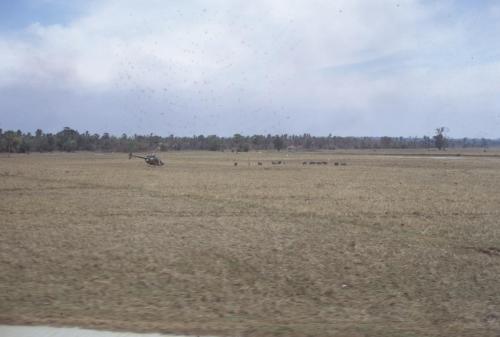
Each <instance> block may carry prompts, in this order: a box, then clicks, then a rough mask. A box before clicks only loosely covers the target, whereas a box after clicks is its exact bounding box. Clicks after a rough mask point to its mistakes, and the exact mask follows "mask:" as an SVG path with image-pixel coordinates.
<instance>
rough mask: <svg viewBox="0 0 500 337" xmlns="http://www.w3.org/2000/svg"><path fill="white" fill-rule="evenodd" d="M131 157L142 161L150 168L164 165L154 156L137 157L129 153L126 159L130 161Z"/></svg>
mask: <svg viewBox="0 0 500 337" xmlns="http://www.w3.org/2000/svg"><path fill="white" fill-rule="evenodd" d="M133 157H135V158H141V159H144V161H145V162H146V164H148V165H151V166H163V165H164V163H163V162H162V161H161V159H160V158H158V157H157V156H156V155H154V154H147V155H145V156H138V155H136V154H133V153H132V152H130V153H129V155H128V159H132V158H133Z"/></svg>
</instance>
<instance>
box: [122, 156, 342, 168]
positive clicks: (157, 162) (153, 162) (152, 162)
mask: <svg viewBox="0 0 500 337" xmlns="http://www.w3.org/2000/svg"><path fill="white" fill-rule="evenodd" d="M132 158H140V159H144V161H145V162H146V164H148V165H149V166H163V165H164V163H163V161H161V159H160V158H158V157H157V156H156V155H154V154H148V155H145V156H139V155H135V154H133V153H129V155H128V159H132ZM249 165H250V163H249ZM257 165H258V166H263V165H264V163H263V162H261V161H259V162H257ZM271 165H285V162H284V161H283V160H272V161H271ZM302 165H328V162H327V161H304V162H302ZM334 165H335V166H346V165H347V164H346V163H344V162H335V163H334ZM234 166H238V162H234Z"/></svg>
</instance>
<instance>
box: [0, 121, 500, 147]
mask: <svg viewBox="0 0 500 337" xmlns="http://www.w3.org/2000/svg"><path fill="white" fill-rule="evenodd" d="M444 130H445V128H437V129H436V130H435V131H436V133H435V135H434V136H432V137H429V136H423V137H340V136H332V135H328V136H312V135H310V134H303V135H288V134H282V135H270V134H268V135H253V136H244V135H241V134H235V135H233V136H232V137H219V136H216V135H209V136H204V135H198V136H197V135H195V136H192V137H177V136H174V135H170V136H166V137H161V136H158V135H154V134H149V135H132V136H128V135H126V134H122V135H121V136H115V135H111V134H109V133H103V134H97V133H93V134H91V133H89V132H88V131H86V132H83V133H80V132H78V131H77V130H74V129H72V128H70V127H65V128H64V129H63V130H61V131H59V132H57V133H45V132H43V131H42V130H41V129H38V130H36V132H35V133H34V134H32V133H30V132H26V133H25V132H22V131H21V130H17V131H13V130H8V131H3V130H2V129H0V152H8V153H30V152H52V151H66V152H74V151H100V152H151V151H181V150H206V151H228V150H229V151H238V152H247V151H251V150H272V149H274V150H278V151H281V150H335V149H428V148H433V147H436V148H438V149H440V150H442V149H446V148H448V147H449V148H466V147H480V148H487V147H498V146H500V139H485V138H480V139H479V138H462V139H456V138H447V137H446V136H445V134H444Z"/></svg>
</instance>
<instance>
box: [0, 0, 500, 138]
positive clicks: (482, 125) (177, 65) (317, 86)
mask: <svg viewBox="0 0 500 337" xmlns="http://www.w3.org/2000/svg"><path fill="white" fill-rule="evenodd" d="M499 38H500V3H498V1H487V0H484V1H465V0H443V1H430V0H422V1H418V0H399V1H398V0H380V1H371V0H336V1H319V0H316V1H314V0H313V1H305V0H304V1H285V0H274V1H273V0H271V1H267V0H257V1H254V2H248V1H223V0H212V1H209V0H194V1H183V2H180V1H179V2H166V1H161V0H144V1H139V0H102V1H63V0H24V1H7V0H0V128H3V129H11V128H12V129H22V130H25V131H33V130H35V129H36V128H38V127H41V128H43V129H44V130H47V131H57V130H59V129H61V128H62V127H64V126H71V127H74V128H77V129H79V130H80V131H84V130H89V131H91V132H105V131H107V132H111V133H115V134H121V133H122V132H126V133H129V134H133V133H150V132H154V133H158V134H162V135H167V134H171V133H173V134H178V135H192V134H214V133H215V134H221V135H231V134H233V133H237V132H239V133H244V134H254V133H273V134H274V133H312V134H317V135H326V134H329V133H332V134H338V135H367V136H382V135H390V136H400V135H402V136H422V135H425V134H427V135H429V134H432V130H433V129H434V128H435V127H437V126H440V125H445V126H448V127H449V129H450V135H451V136H455V137H464V136H468V137H491V138H498V137H500V44H499V43H498V41H499V40H500V39H499Z"/></svg>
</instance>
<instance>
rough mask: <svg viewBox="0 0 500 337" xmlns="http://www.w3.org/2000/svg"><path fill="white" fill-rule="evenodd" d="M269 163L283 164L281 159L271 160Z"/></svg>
mask: <svg viewBox="0 0 500 337" xmlns="http://www.w3.org/2000/svg"><path fill="white" fill-rule="evenodd" d="M271 164H273V165H281V164H284V162H282V161H281V160H273V161H272V162H271Z"/></svg>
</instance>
